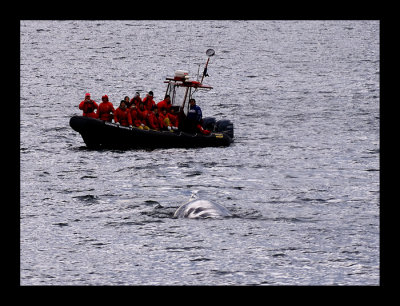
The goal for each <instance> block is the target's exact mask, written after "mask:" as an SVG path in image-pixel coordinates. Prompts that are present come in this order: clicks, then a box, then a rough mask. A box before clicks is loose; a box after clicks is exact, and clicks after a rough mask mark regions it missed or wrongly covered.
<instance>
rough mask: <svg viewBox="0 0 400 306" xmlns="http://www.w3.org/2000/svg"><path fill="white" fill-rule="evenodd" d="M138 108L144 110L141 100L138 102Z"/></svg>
mask: <svg viewBox="0 0 400 306" xmlns="http://www.w3.org/2000/svg"><path fill="white" fill-rule="evenodd" d="M139 109H140V110H141V111H143V110H144V104H143V102H139Z"/></svg>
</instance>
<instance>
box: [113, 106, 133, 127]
mask: <svg viewBox="0 0 400 306" xmlns="http://www.w3.org/2000/svg"><path fill="white" fill-rule="evenodd" d="M114 122H115V123H116V124H121V125H122V126H129V127H132V118H131V113H130V111H129V109H128V108H127V107H126V104H125V100H121V103H120V104H119V107H118V108H117V109H116V110H115V112H114Z"/></svg>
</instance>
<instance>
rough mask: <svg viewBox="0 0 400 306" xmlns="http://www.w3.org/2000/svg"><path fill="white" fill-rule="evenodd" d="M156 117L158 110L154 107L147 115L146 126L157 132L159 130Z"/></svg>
mask: <svg viewBox="0 0 400 306" xmlns="http://www.w3.org/2000/svg"><path fill="white" fill-rule="evenodd" d="M158 117H159V116H158V108H157V106H154V107H153V109H152V110H151V111H149V112H148V113H147V125H148V126H149V128H151V129H153V130H156V131H159V130H160V129H161V125H160V121H159V120H158Z"/></svg>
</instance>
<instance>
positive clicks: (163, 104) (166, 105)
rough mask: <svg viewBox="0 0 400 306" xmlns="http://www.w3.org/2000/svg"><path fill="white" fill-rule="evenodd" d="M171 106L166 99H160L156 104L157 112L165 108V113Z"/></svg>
mask: <svg viewBox="0 0 400 306" xmlns="http://www.w3.org/2000/svg"><path fill="white" fill-rule="evenodd" d="M171 107H172V104H171V101H170V102H169V103H167V101H165V100H162V101H161V102H158V104H157V108H158V112H161V109H162V108H165V109H166V110H167V113H169V110H170V109H171Z"/></svg>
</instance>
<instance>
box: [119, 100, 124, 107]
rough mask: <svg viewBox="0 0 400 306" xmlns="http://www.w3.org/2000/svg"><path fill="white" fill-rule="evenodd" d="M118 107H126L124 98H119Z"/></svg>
mask: <svg viewBox="0 0 400 306" xmlns="http://www.w3.org/2000/svg"><path fill="white" fill-rule="evenodd" d="M119 108H121V109H125V108H126V103H125V100H121V102H120V103H119Z"/></svg>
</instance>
